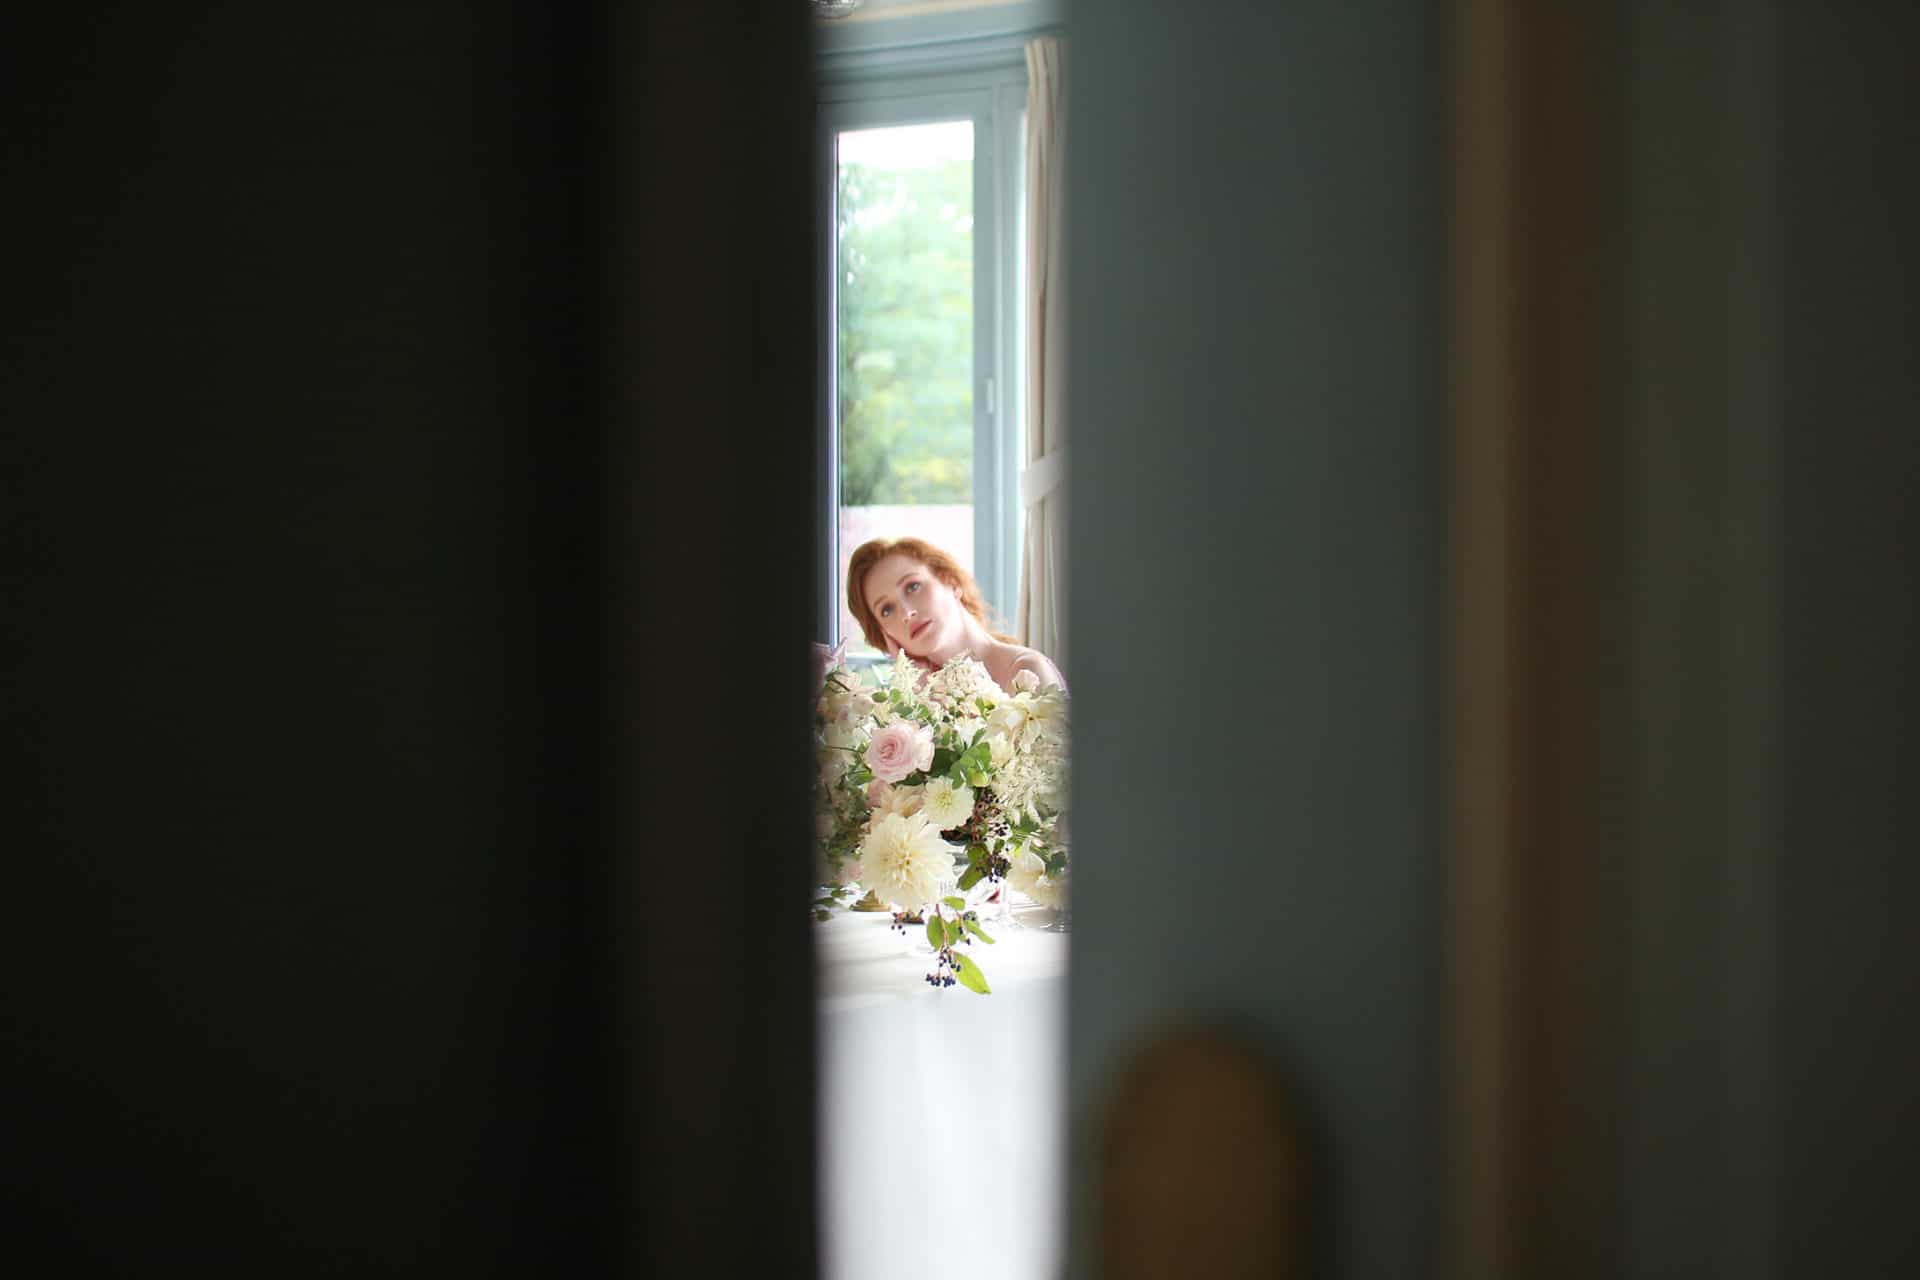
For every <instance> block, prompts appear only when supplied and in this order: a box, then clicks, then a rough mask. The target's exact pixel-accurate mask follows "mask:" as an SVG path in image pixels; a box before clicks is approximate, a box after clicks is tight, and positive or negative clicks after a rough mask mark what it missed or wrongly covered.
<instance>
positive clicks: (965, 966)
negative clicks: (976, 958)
mask: <svg viewBox="0 0 1920 1280" xmlns="http://www.w3.org/2000/svg"><path fill="white" fill-rule="evenodd" d="M953 976H954V977H956V978H958V979H960V985H961V986H963V987H965V988H966V989H967V990H969V991H975V992H978V993H979V994H981V995H983V996H990V995H992V994H993V988H992V987H989V986H988V985H987V975H986V974H984V973H982V972H980V966H979V965H977V964H975V963H974V962H973V959H972V957H970V956H963V955H960V954H959V953H958V952H956V953H954V957H953Z"/></svg>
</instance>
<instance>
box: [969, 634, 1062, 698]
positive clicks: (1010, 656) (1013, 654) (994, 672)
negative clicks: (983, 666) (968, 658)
mask: <svg viewBox="0 0 1920 1280" xmlns="http://www.w3.org/2000/svg"><path fill="white" fill-rule="evenodd" d="M1022 671H1030V672H1032V673H1033V675H1034V676H1035V677H1036V678H1038V679H1039V681H1040V683H1041V685H1042V686H1045V685H1050V684H1057V685H1060V686H1061V687H1062V688H1065V687H1066V681H1065V680H1063V679H1061V677H1060V669H1059V668H1058V667H1056V666H1054V665H1053V662H1052V660H1051V659H1049V658H1048V657H1047V655H1046V654H1044V653H1042V652H1040V651H1039V650H1038V649H1029V648H1027V646H1025V645H1023V644H1014V643H1012V642H1010V641H1006V640H1002V641H1000V642H999V643H998V644H997V645H996V646H995V648H994V652H993V654H992V655H991V656H990V659H989V661H988V662H987V674H988V675H990V676H992V677H993V680H994V683H995V684H998V685H999V686H1000V687H1001V688H1002V689H1011V688H1013V678H1014V677H1015V676H1017V675H1019V674H1020V673H1021V672H1022Z"/></svg>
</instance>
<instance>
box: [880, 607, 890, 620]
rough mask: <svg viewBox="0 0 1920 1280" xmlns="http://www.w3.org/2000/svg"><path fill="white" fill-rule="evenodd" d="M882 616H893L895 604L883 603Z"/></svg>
mask: <svg viewBox="0 0 1920 1280" xmlns="http://www.w3.org/2000/svg"><path fill="white" fill-rule="evenodd" d="M880 616H881V617H883V618H891V617H892V616H893V606H892V605H890V604H883V605H881V606H880Z"/></svg>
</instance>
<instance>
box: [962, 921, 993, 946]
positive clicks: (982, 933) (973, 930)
mask: <svg viewBox="0 0 1920 1280" xmlns="http://www.w3.org/2000/svg"><path fill="white" fill-rule="evenodd" d="M960 923H961V925H962V926H963V927H964V928H965V929H966V931H967V932H968V933H970V934H972V935H973V936H974V937H976V938H978V939H980V941H982V942H986V943H991V942H992V941H993V939H992V938H990V937H988V936H987V931H986V930H985V929H982V928H981V927H980V926H979V925H977V924H975V923H974V922H973V921H972V920H969V919H967V918H966V917H964V916H963V917H961V919H960Z"/></svg>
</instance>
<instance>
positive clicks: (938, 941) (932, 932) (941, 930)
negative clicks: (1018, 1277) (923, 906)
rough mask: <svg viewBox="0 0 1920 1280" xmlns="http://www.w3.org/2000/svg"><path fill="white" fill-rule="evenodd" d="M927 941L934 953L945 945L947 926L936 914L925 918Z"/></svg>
mask: <svg viewBox="0 0 1920 1280" xmlns="http://www.w3.org/2000/svg"><path fill="white" fill-rule="evenodd" d="M927 941H928V942H929V943H931V944H933V949H934V950H935V951H938V950H939V949H940V948H942V947H944V946H946V945H947V925H946V922H945V921H944V920H942V919H941V918H940V915H939V913H938V912H935V913H934V914H933V915H930V916H928V917H927Z"/></svg>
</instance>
